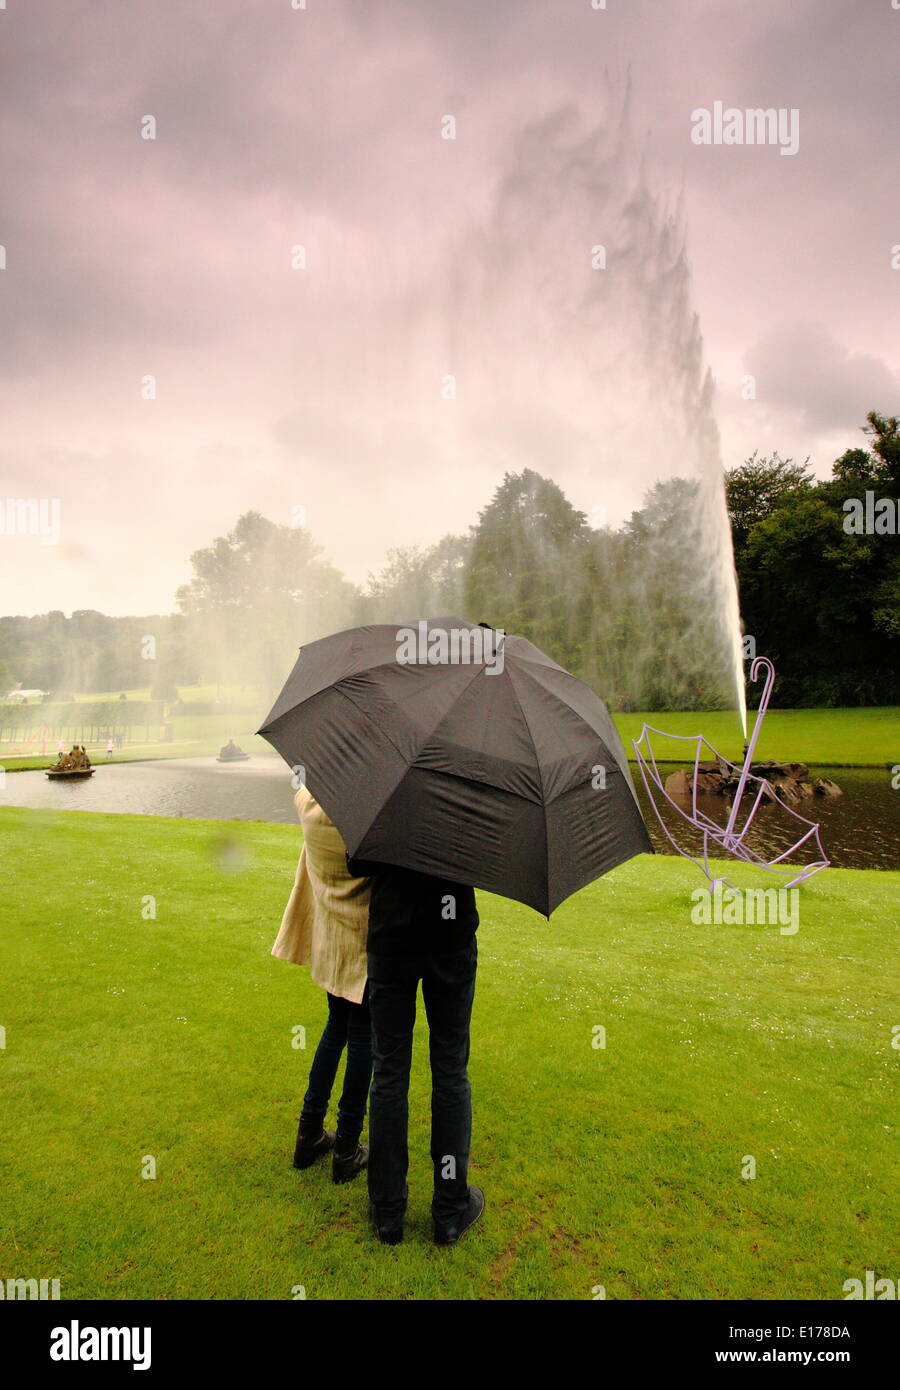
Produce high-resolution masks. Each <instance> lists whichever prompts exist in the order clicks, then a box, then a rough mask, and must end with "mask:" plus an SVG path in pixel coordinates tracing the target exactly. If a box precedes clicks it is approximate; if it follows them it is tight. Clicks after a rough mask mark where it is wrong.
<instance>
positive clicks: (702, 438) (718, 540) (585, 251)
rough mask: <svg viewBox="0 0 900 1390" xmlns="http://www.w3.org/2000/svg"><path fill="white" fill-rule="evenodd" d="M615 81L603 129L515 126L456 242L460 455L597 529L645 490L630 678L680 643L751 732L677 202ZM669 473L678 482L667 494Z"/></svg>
mask: <svg viewBox="0 0 900 1390" xmlns="http://www.w3.org/2000/svg"><path fill="white" fill-rule="evenodd" d="M606 95H607V102H608V109H609V112H610V114H609V116H608V117H607V119H606V120H604V121H603V122H602V123H601V124H599V125H596V126H593V127H588V126H587V125H586V123H585V121H584V119H583V117H582V115H581V113H580V112H579V111H578V110H576V109H574V108H572V109H564V110H561V111H557V112H555V113H553V114H551V115H549V116H548V117H547V118H545V119H543V120H541V121H538V122H536V123H534V124H533V125H531V126H529V127H528V128H527V129H525V130H523V131H522V132H521V134H520V136H519V138H518V140H517V142H516V144H515V147H514V148H513V149H512V150H511V151H510V157H509V161H508V165H507V167H506V168H505V169H504V170H503V172H502V174H501V177H500V179H499V181H498V186H497V191H496V196H495V199H494V201H493V206H492V208H491V210H490V213H489V215H488V217H487V218H486V220H485V221H484V223H483V224H479V225H478V226H475V227H472V228H471V229H470V231H469V232H468V234H467V235H466V236H465V237H464V238H463V240H462V242H461V244H460V246H459V247H458V249H457V253H456V256H455V259H454V262H453V266H452V269H451V272H450V274H449V275H448V277H447V284H446V298H445V304H444V311H443V320H444V325H445V334H446V337H445V356H446V360H447V361H448V362H451V363H453V364H454V366H455V370H456V372H457V373H459V374H460V377H461V379H462V380H463V381H464V383H465V386H464V389H461V390H460V398H459V401H458V403H457V409H456V413H455V439H454V446H455V452H456V453H457V454H458V457H459V461H460V466H461V462H462V459H463V457H464V456H465V455H466V454H471V453H475V454H477V456H478V458H479V459H480V460H482V461H483V462H488V463H490V464H491V465H492V466H493V468H494V469H495V470H496V472H497V474H502V473H503V472H504V471H505V470H506V469H519V468H521V467H522V466H523V465H524V466H527V467H529V468H533V469H534V470H536V471H537V472H540V473H542V474H544V475H546V476H549V477H552V478H553V479H555V480H556V481H557V482H559V483H560V484H561V485H562V486H564V488H565V489H566V491H567V494H568V495H569V496H570V497H572V498H573V500H574V501H575V502H576V505H578V506H580V507H582V508H583V509H584V510H585V511H586V512H587V514H588V516H589V518H590V519H591V520H592V524H594V525H596V526H598V527H599V528H604V527H607V528H612V529H615V528H617V527H621V526H622V525H623V524H625V525H627V524H628V520H629V515H630V514H631V513H633V512H634V511H635V509H637V508H639V507H640V506H641V504H642V502H643V501H644V500H645V499H646V498H647V496H648V495H652V496H653V497H654V506H655V507H656V508H657V511H658V512H659V524H658V526H657V528H656V529H655V530H654V532H653V538H652V544H648V545H647V546H646V548H645V552H644V554H643V556H642V560H641V575H642V577H641V580H640V585H642V586H643V588H642V593H638V594H637V595H636V594H635V589H634V581H633V579H632V581H631V583H630V587H629V588H628V592H627V594H623V591H622V589H621V588H617V587H616V585H615V584H611V585H610V589H609V594H608V605H609V609H610V613H609V619H610V622H611V623H612V624H615V623H616V622H628V623H629V624H630V625H631V627H632V640H631V642H630V643H629V647H630V653H629V660H630V662H631V663H632V672H631V675H632V677H633V678H634V683H635V689H638V688H644V689H645V688H646V687H647V684H648V677H650V676H651V675H653V676H654V677H659V679H658V682H657V683H658V685H659V686H660V688H663V689H666V688H673V689H674V688H676V687H677V685H678V680H679V679H683V677H684V672H685V670H686V669H687V664H688V663H687V662H686V660H685V654H686V652H687V651H690V652H692V653H693V656H694V660H696V658H697V656H698V654H701V653H702V659H703V667H704V671H705V673H706V675H707V676H708V682H707V688H709V686H710V685H711V686H712V687H713V688H714V689H715V690H716V691H717V692H718V693H719V694H720V696H721V699H722V701H723V702H725V703H733V704H734V705H736V707H737V710H738V712H739V715H740V718H741V721H742V724H743V727H744V730H745V732H746V707H745V695H744V678H743V664H742V650H741V633H740V616H739V608H738V596H737V586H736V579H735V573H734V562H733V554H732V545H731V531H730V525H729V520H728V515H727V509H726V504H725V496H724V478H723V471H722V461H721V454H720V445H719V434H718V428H717V425H716V421H715V416H714V410H713V385H712V380H711V377H710V374H709V372H708V370H707V369H706V368H705V366H704V360H703V344H702V338H701V334H700V330H699V325H698V320H697V316H696V313H695V312H694V310H693V308H692V303H691V284H690V271H689V266H688V261H687V256H686V251H685V226H684V214H683V207H682V205H681V200H680V199H679V200H678V201H677V202H676V204H675V206H674V207H669V206H667V205H666V204H665V203H664V202H663V201H662V200H661V199H660V198H659V197H658V196H655V195H654V194H653V192H652V191H651V188H650V184H649V178H648V174H647V170H646V159H645V158H643V157H641V155H640V154H639V152H638V150H637V148H636V145H635V141H634V137H633V134H632V129H631V126H632V120H631V98H630V92H629V88H628V84H627V82H626V83H619V82H617V81H615V80H612V79H610V80H609V81H608V84H607V93H606ZM676 479H683V480H685V483H686V484H687V487H686V489H681V490H679V489H678V488H676V487H674V486H669V487H668V488H667V486H666V485H667V484H672V483H673V482H674V480H676ZM654 489H656V491H655V493H654ZM686 499H687V504H686ZM668 504H671V505H668ZM667 505H668V510H667ZM642 600H643V604H644V607H645V609H646V610H647V611H646V612H645V614H644V618H647V619H649V621H641V620H640V614H639V608H640V604H641V601H642ZM663 605H664V609H663ZM654 607H655V608H657V609H659V611H657V612H655V613H654V612H653V611H650V610H652V609H653V608H654ZM660 627H663V628H666V629H667V630H666V631H665V632H664V634H663V637H664V640H662V641H661V640H660V635H661V634H660ZM666 667H671V680H669V679H668V675H669V673H667V671H665V670H660V668H666ZM598 674H599V677H600V680H601V682H602V681H603V680H604V672H603V670H602V669H600V670H599V672H598ZM623 675H624V676H625V677H627V675H628V673H623ZM626 684H627V681H626Z"/></svg>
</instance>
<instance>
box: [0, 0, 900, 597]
mask: <svg viewBox="0 0 900 1390" xmlns="http://www.w3.org/2000/svg"><path fill="white" fill-rule="evenodd" d="M898 54H900V10H895V9H894V8H893V7H892V4H891V0H792V3H790V4H786V3H784V0H757V3H755V4H739V3H736V0H734V2H733V3H723V2H722V0H671V3H665V4H663V3H661V0H607V8H606V9H605V10H594V9H593V8H592V7H591V4H590V0H514V2H513V0H490V3H487V0H454V2H453V3H450V2H449V0H443V2H438V0H307V8H306V9H305V10H294V9H292V7H291V3H290V0H253V2H252V3H250V0H246V2H245V3H238V0H157V2H156V3H153V4H147V3H146V0H114V3H99V0H65V2H64V0H27V3H26V0H7V7H6V9H5V10H4V11H0V67H2V81H0V120H2V141H0V164H2V170H0V175H2V177H0V187H2V189H3V194H4V196H3V201H2V207H0V243H2V245H3V246H4V247H5V248H6V269H5V270H4V271H2V272H0V314H2V334H0V356H2V364H3V372H2V378H0V391H2V400H0V413H2V420H3V429H2V435H0V499H5V498H9V497H35V498H59V499H60V502H61V507H62V533H61V539H60V543H59V544H58V545H55V546H45V545H41V544H40V542H39V540H38V539H37V538H35V537H32V536H8V535H7V536H3V537H0V555H2V589H0V612H2V613H32V612H41V611H44V610H46V609H48V608H62V609H63V610H64V611H66V612H70V611H71V610H72V609H73V608H79V607H95V608H99V609H101V610H103V611H106V612H110V613H150V612H160V611H162V612H166V611H170V610H171V608H172V607H173V601H174V591H175V587H176V585H177V584H179V583H181V582H183V580H184V579H185V578H187V576H188V573H189V566H188V558H187V557H188V556H189V554H190V552H191V550H193V549H195V548H197V547H199V546H202V545H205V544H208V543H209V541H210V540H211V539H212V538H213V537H215V536H216V535H220V534H222V533H224V532H225V531H227V530H228V529H229V528H230V527H231V526H232V525H233V523H234V521H235V520H236V518H237V517H238V516H239V515H240V513H241V512H242V511H245V510H247V509H249V508H251V507H252V508H257V509H259V510H261V511H262V512H264V513H265V514H266V515H268V516H270V517H271V518H272V519H273V520H276V521H283V522H285V523H289V522H290V521H291V520H292V517H293V516H294V515H295V513H294V510H293V509H294V508H296V507H303V508H305V509H306V516H307V519H308V524H309V526H310V529H311V530H312V531H313V533H314V534H315V535H316V537H317V539H319V540H320V542H321V543H322V544H323V545H324V547H325V549H326V552H327V553H328V555H329V556H330V557H331V559H332V560H333V561H334V562H335V563H336V564H337V565H338V566H340V567H341V568H342V569H343V570H344V571H345V572H346V573H347V574H348V575H349V576H350V577H352V578H354V579H357V580H363V579H364V578H365V576H366V573H367V572H368V571H369V570H370V569H376V568H378V567H379V565H380V563H381V561H382V559H383V557H384V554H385V551H386V549H387V548H388V547H389V546H391V545H405V544H412V543H416V542H418V543H427V542H430V541H432V540H435V539H437V538H438V537H439V536H440V535H442V534H444V533H446V532H448V531H460V530H463V529H464V528H465V527H466V526H467V525H468V523H469V522H470V521H472V520H473V519H474V518H475V515H476V513H477V511H478V509H479V508H480V507H482V506H483V505H484V504H485V503H486V502H487V501H488V500H489V498H490V495H491V493H492V491H493V489H494V487H495V486H496V484H497V482H498V481H499V475H500V473H502V467H503V466H510V464H512V466H515V463H516V459H515V455H514V453H513V454H510V452H509V449H508V446H507V452H506V453H500V452H497V451H496V450H494V451H492V450H491V449H489V448H486V449H485V450H483V451H482V450H479V449H477V448H472V447H467V448H464V449H460V448H458V447H457V448H456V449H449V448H444V447H442V446H441V445H440V443H439V442H438V443H436V442H435V438H436V432H437V431H440V430H443V429H445V428H446V429H447V430H450V431H452V429H453V425H452V424H448V425H443V424H441V423H440V421H441V420H442V419H443V420H447V418H448V417H447V416H446V403H444V402H440V398H439V389H440V388H439V384H438V382H437V380H436V376H435V373H437V374H438V375H439V373H440V370H441V369H442V368H443V370H446V371H447V372H457V371H459V372H460V373H461V377H462V381H463V383H464V381H465V367H466V362H465V361H464V360H462V359H463V358H464V356H465V353H464V352H463V351H462V350H461V349H458V355H459V357H460V360H459V361H456V360H454V355H453V351H454V350H453V337H452V334H451V335H450V336H449V338H448V334H447V331H446V322H445V320H446V316H447V306H448V301H449V299H452V296H453V286H454V283H455V282H454V279H453V276H452V275H450V274H449V273H448V266H449V265H450V264H451V263H452V260H453V257H454V256H456V257H458V256H459V255H460V254H463V255H465V254H467V253H466V251H465V250H463V252H462V253H461V252H460V247H463V248H469V249H470V254H471V255H472V256H473V257H477V255H478V252H477V246H478V238H479V234H480V228H481V227H482V226H483V225H486V223H487V222H488V221H489V220H490V218H491V217H492V216H493V213H492V209H494V208H495V206H496V205H495V193H496V188H497V186H498V182H499V181H501V180H506V181H507V184H509V183H510V181H511V182H512V184H513V185H514V184H515V180H516V176H517V169H516V159H517V153H516V152H517V150H519V149H520V148H521V146H520V136H521V133H522V132H523V131H524V130H527V129H529V128H533V127H535V125H540V123H541V122H545V121H548V120H550V121H552V120H553V119H554V117H555V114H558V113H560V112H561V111H565V112H566V113H567V114H566V117H565V119H566V120H567V121H570V122H572V123H573V124H574V125H575V126H576V127H579V128H582V129H585V130H589V129H592V128H595V127H596V126H597V125H598V124H602V123H603V122H604V121H605V120H607V119H608V111H609V108H608V105H607V101H606V97H605V92H606V84H605V81H604V71H605V70H606V69H609V70H610V71H611V72H612V73H613V74H614V75H618V74H621V73H623V72H624V71H625V70H626V68H627V67H628V65H630V68H631V81H632V106H631V111H632V120H633V127H634V130H635V133H636V136H637V138H638V140H639V142H640V143H641V144H642V145H646V148H647V151H648V153H647V169H648V174H647V177H648V180H649V181H650V183H651V185H652V187H653V188H655V189H658V190H659V191H660V193H661V194H662V195H664V196H668V195H670V194H676V193H677V192H678V189H679V187H681V186H682V185H683V196H684V212H685V219H686V227H687V246H688V254H689V258H690V263H691V267H692V272H693V302H694V307H695V309H696V311H697V313H698V315H699V320H700V325H701V329H702V332H703V338H704V347H705V354H706V360H707V362H708V363H709V365H710V367H711V369H712V372H713V374H714V377H715V381H716V387H717V395H716V411H717V417H718V421H719V426H720V430H721V436H722V453H723V459H724V462H725V463H726V465H732V464H734V463H737V462H739V461H740V460H741V459H742V458H744V457H745V456H746V455H747V454H748V453H750V452H751V451H752V450H753V449H754V448H758V449H759V450H760V451H761V452H766V451H770V450H772V449H777V450H779V452H781V453H782V454H792V455H793V456H794V457H799V458H805V457H806V456H807V455H810V456H811V460H812V462H813V464H814V466H815V467H816V469H817V470H818V471H820V472H824V471H825V470H826V469H827V467H828V465H829V463H830V461H831V459H832V458H833V457H834V456H835V455H836V454H837V453H838V452H840V451H841V450H842V449H844V448H845V447H847V446H849V445H851V444H854V443H857V442H859V440H860V439H861V436H860V435H859V433H858V429H859V425H860V424H861V422H862V419H863V417H864V414H865V412H866V410H868V409H871V408H877V409H881V410H883V411H886V412H896V411H897V410H898V406H900V399H898V397H900V391H898V384H900V375H898V373H900V348H898V338H897V324H898V312H897V308H898V294H900V270H894V269H892V266H891V248H892V247H893V246H895V245H897V244H900V179H898V176H897V160H896V142H897V129H898V101H897V80H896V73H897V62H898ZM615 80H618V77H617V76H616V78H615ZM717 100H720V101H724V102H725V103H726V105H730V106H737V107H748V106H773V107H786V108H797V109H798V110H799V112H800V149H799V152H798V153H797V154H796V155H795V156H793V157H785V156H781V155H780V154H779V152H778V150H777V149H776V148H772V147H757V148H750V147H746V146H744V147H724V146H719V147H700V146H697V145H695V144H693V143H692V141H691V112H692V111H693V110H694V109H695V108H697V107H712V105H713V103H714V102H715V101H717ZM448 113H452V114H453V115H454V117H455V119H456V124H457V131H456V139H455V140H454V141H446V140H442V139H441V119H442V117H443V116H444V115H446V114H448ZM146 115H152V116H154V117H155V119H156V122H157V138H156V139H155V140H153V141H149V140H143V139H142V138H141V129H140V127H141V120H142V118H143V117H144V116H146ZM602 239H603V238H602V236H601V235H598V240H602ZM296 244H302V245H304V246H305V247H306V253H307V267H306V269H305V270H302V271H299V270H295V269H292V267H291V264H290V254H291V247H292V246H294V245H296ZM490 274H491V275H492V276H494V277H497V276H499V277H501V278H502V276H503V274H504V269H503V266H502V265H499V266H498V265H497V264H496V262H494V263H491V264H490ZM512 292H513V291H510V293H512ZM527 313H528V305H527V304H524V305H523V306H521V312H520V314H519V317H518V318H517V320H516V322H517V323H519V324H521V325H523V333H522V338H521V342H520V344H519V347H518V349H517V350H518V351H520V352H521V353H522V355H523V357H524V356H526V355H527V354H528V353H529V351H530V350H531V349H532V344H531V343H530V342H529V335H528V331H527V323H528V319H527ZM572 331H573V334H574V335H576V337H577V332H578V329H577V325H574V326H573V330H572ZM744 373H753V374H754V375H755V377H756V379H757V399H756V400H754V401H747V400H743V399H742V397H741V378H742V375H743V374H744ZM148 374H152V375H153V376H155V378H156V381H157V397H156V399H155V400H152V401H148V400H143V399H142V398H141V381H142V378H143V377H144V376H146V375H148ZM480 388H481V391H482V395H483V396H484V394H485V383H484V382H481V383H480ZM460 389H461V390H462V389H464V385H461V387H460ZM488 395H489V393H488ZM559 399H562V397H560V398H559ZM411 402H412V404H411ZM441 410H444V411H445V414H444V415H443V416H441V415H440V411H441ZM597 428H598V430H602V422H601V423H600V424H598V426H597ZM527 433H529V431H528V430H527V429H525V428H524V426H523V430H522V434H523V436H524V435H525V434H527ZM559 454H560V450H559V448H558V441H556V443H555V442H554V440H553V439H552V438H548V439H545V440H542V441H540V442H539V443H537V444H536V443H535V441H534V439H531V440H530V441H529V444H528V447H526V448H523V452H522V457H521V460H520V462H522V463H523V464H524V463H528V464H530V465H532V466H538V467H541V468H542V470H543V471H545V472H548V473H550V474H551V475H552V476H554V477H557V479H558V481H559V482H560V483H561V484H562V485H563V486H564V487H565V488H566V490H567V492H568V493H569V495H570V497H571V498H572V500H573V501H574V502H575V503H576V504H577V505H579V506H581V507H583V508H584V509H585V510H586V511H589V512H590V511H591V510H592V508H594V507H595V506H597V505H598V504H601V505H603V504H605V502H606V501H607V500H609V502H610V509H611V512H612V514H613V516H614V517H618V516H619V515H621V514H622V513H623V512H624V511H627V508H628V505H629V504H633V505H637V503H638V502H639V500H640V495H639V492H638V493H636V494H635V495H634V496H629V495H628V493H627V481H626V482H623V481H622V478H618V479H617V480H615V481H614V480H612V479H609V480H605V479H604V477H603V476H602V470H601V473H600V474H599V475H598V476H597V477H596V478H591V477H590V476H588V475H587V474H586V472H585V468H584V466H583V461H582V466H580V467H579V468H578V469H574V468H573V469H572V471H571V472H568V471H567V466H566V459H565V457H560V456H559ZM598 457H602V449H601V450H600V452H599V454H598ZM618 471H619V472H620V473H621V474H622V475H623V477H624V476H625V475H627V472H628V470H627V468H625V469H620V470H618ZM666 471H669V472H677V471H678V467H677V459H672V460H668V461H661V465H660V472H666ZM623 489H624V490H623Z"/></svg>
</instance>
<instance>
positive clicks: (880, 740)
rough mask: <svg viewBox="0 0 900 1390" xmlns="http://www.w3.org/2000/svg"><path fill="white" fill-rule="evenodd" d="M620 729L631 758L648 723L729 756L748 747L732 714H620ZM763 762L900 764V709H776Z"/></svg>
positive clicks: (671, 750)
mask: <svg viewBox="0 0 900 1390" xmlns="http://www.w3.org/2000/svg"><path fill="white" fill-rule="evenodd" d="M755 718H756V711H755V710H750V711H749V713H748V719H747V723H748V729H751V730H752V728H753V721H754V719H755ZM615 721H616V725H617V726H618V729H619V733H620V734H621V735H622V739H623V741H624V743H625V747H626V750H627V752H628V756H629V757H633V756H634V750H633V749H632V747H631V740H632V739H633V738H638V737H639V735H640V732H641V727H642V725H643V724H644V722H645V721H646V723H648V724H653V725H654V726H655V727H656V728H658V729H664V730H665V731H666V733H671V734H679V735H685V734H690V735H693V734H703V735H704V737H705V738H707V739H709V741H710V743H712V744H713V745H714V746H715V747H716V748H718V750H719V752H720V753H724V754H725V756H726V757H731V758H738V759H739V758H740V756H741V749H742V747H743V743H744V737H743V733H742V731H741V726H740V721H739V720H738V717H737V715H736V714H734V712H733V711H731V710H713V711H704V712H702V713H700V712H698V713H696V714H694V713H690V712H686V711H682V710H679V711H676V712H673V713H670V714H666V713H663V714H647V713H645V714H617V715H616V716H615ZM654 747H656V748H662V752H663V756H664V758H666V759H667V760H668V759H672V760H674V761H679V760H681V761H683V760H684V751H683V750H684V745H682V746H681V750H680V751H679V747H678V745H677V744H673V743H669V744H666V745H662V744H660V742H659V741H658V740H656V739H654ZM756 751H757V755H758V756H759V757H761V758H777V759H779V760H781V761H786V762H804V763H814V764H817V765H818V766H820V767H821V766H823V765H827V764H831V765H832V766H839V767H840V766H843V767H854V766H856V767H884V765H885V763H900V708H898V707H897V706H896V705H892V706H885V707H884V708H881V709H773V710H770V711H769V712H768V713H767V714H766V717H765V719H764V721H763V728H762V734H761V737H760V741H759V744H758V746H757V750H756Z"/></svg>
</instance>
